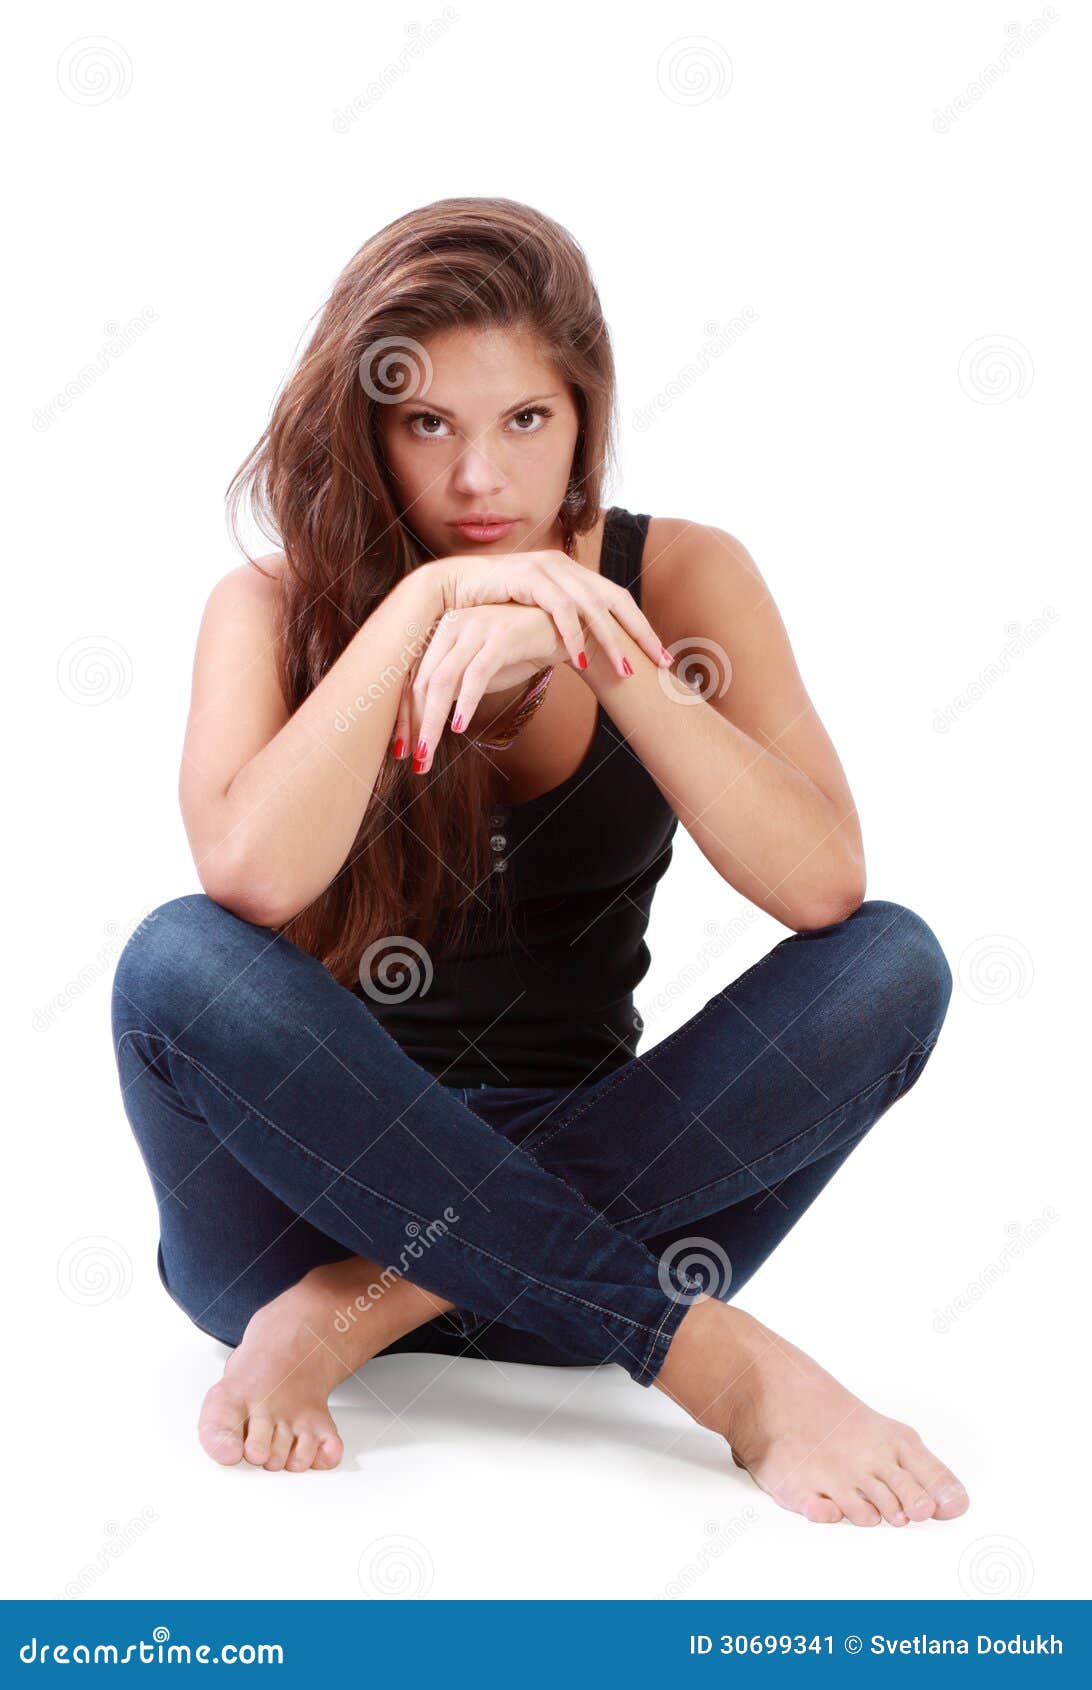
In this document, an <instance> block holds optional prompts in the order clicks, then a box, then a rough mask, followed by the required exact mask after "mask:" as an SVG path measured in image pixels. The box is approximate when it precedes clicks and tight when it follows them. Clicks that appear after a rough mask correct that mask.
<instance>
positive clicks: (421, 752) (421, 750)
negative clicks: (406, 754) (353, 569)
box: [413, 739, 428, 775]
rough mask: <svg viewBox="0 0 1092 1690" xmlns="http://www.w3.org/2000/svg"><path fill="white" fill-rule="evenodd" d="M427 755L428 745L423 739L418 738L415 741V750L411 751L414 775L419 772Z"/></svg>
mask: <svg viewBox="0 0 1092 1690" xmlns="http://www.w3.org/2000/svg"><path fill="white" fill-rule="evenodd" d="M427 756H428V746H427V745H426V744H425V742H424V740H423V739H419V740H418V741H417V750H416V751H415V752H414V753H413V772H414V774H415V775H419V774H420V773H421V770H422V769H423V768H424V766H425V758H426V757H427Z"/></svg>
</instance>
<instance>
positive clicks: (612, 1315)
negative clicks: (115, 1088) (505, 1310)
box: [116, 1027, 662, 1334]
mask: <svg viewBox="0 0 1092 1690" xmlns="http://www.w3.org/2000/svg"><path fill="white" fill-rule="evenodd" d="M127 1038H133V1039H144V1040H145V1041H147V1042H148V1043H152V1042H155V1043H157V1044H159V1045H161V1046H163V1047H164V1048H165V1049H167V1050H169V1051H170V1052H171V1053H172V1054H173V1055H177V1056H180V1057H182V1059H183V1060H184V1061H185V1062H189V1063H190V1064H191V1065H192V1066H193V1067H194V1068H196V1069H197V1071H198V1073H200V1074H203V1075H204V1076H205V1078H206V1079H207V1080H208V1081H209V1082H210V1084H211V1085H214V1086H215V1087H216V1088H217V1090H219V1091H220V1092H222V1093H223V1094H224V1096H225V1097H229V1098H231V1099H232V1100H233V1101H234V1102H235V1103H240V1104H242V1106H243V1108H244V1109H245V1110H246V1111H247V1112H248V1114H251V1115H254V1116H255V1117H256V1118H257V1119H258V1120H260V1121H264V1122H265V1125H266V1126H267V1127H269V1128H271V1130H272V1131H273V1132H275V1133H278V1134H279V1135H280V1137H281V1138H283V1139H284V1141H285V1143H286V1144H288V1145H291V1146H292V1147H293V1149H294V1150H296V1151H297V1152H298V1153H299V1154H300V1155H301V1156H302V1157H303V1158H304V1159H309V1160H310V1161H312V1162H315V1163H317V1165H318V1166H319V1167H321V1168H328V1169H330V1171H331V1172H332V1173H333V1174H334V1175H335V1176H336V1178H337V1179H343V1180H347V1181H348V1182H349V1183H350V1185H354V1186H356V1187H357V1188H358V1189H359V1190H361V1191H366V1192H367V1193H368V1195H369V1196H371V1197H374V1198H375V1199H376V1200H377V1201H378V1202H380V1203H382V1204H383V1205H384V1206H385V1207H386V1208H388V1209H393V1210H395V1211H397V1212H398V1213H400V1214H402V1213H408V1214H410V1215H411V1216H412V1217H413V1219H414V1220H425V1221H426V1224H427V1220H426V1217H424V1216H421V1215H417V1214H416V1213H415V1212H414V1211H413V1210H412V1209H409V1208H407V1207H406V1206H404V1205H403V1206H400V1205H398V1204H397V1203H394V1202H392V1200H391V1199H390V1198H389V1197H384V1195H383V1193H382V1192H381V1191H373V1189H372V1187H371V1186H370V1185H365V1184H364V1182H363V1180H357V1179H354V1178H353V1176H352V1175H351V1174H350V1173H347V1172H343V1171H342V1170H340V1169H338V1168H337V1167H335V1166H334V1164H333V1163H332V1162H327V1161H326V1159H325V1158H324V1157H322V1156H319V1155H317V1154H316V1152H315V1151H313V1150H310V1149H309V1148H308V1147H307V1145H305V1144H301V1143H300V1142H299V1140H298V1139H296V1138H293V1137H292V1134H291V1133H289V1132H286V1131H285V1129H284V1128H283V1127H279V1126H278V1125H277V1123H276V1121H271V1120H270V1119H269V1118H268V1116H266V1115H263V1114H262V1112H261V1110H260V1109H257V1108H255V1106H254V1105H253V1104H252V1103H250V1102H248V1100H247V1099H246V1098H245V1097H242V1096H241V1095H240V1093H238V1092H237V1091H235V1090H234V1088H233V1087H231V1086H229V1085H226V1084H225V1082H224V1081H223V1080H221V1079H220V1078H219V1076H218V1075H216V1074H212V1073H210V1072H209V1070H208V1069H207V1068H206V1067H205V1066H204V1064H203V1063H201V1062H200V1061H198V1059H197V1058H196V1057H194V1056H190V1055H189V1053H188V1052H187V1051H184V1050H181V1049H180V1048H179V1047H178V1045H176V1044H172V1043H171V1041H170V1040H169V1039H168V1038H166V1037H165V1036H164V1035H163V1034H161V1033H149V1032H147V1031H146V1030H145V1029H144V1028H142V1027H127V1028H126V1029H125V1031H124V1032H123V1033H122V1034H120V1036H119V1037H118V1040H117V1045H116V1051H117V1053H118V1054H120V1052H121V1047H122V1045H123V1044H124V1043H125V1040H126V1039H127ZM229 1154H230V1152H229ZM543 1171H545V1170H543ZM554 1177H557V1176H554ZM570 1189H574V1188H572V1187H570ZM577 1195H578V1196H579V1195H580V1193H577ZM584 1201H585V1202H586V1199H585V1200H584ZM586 1206H587V1207H588V1208H589V1209H590V1208H591V1205H590V1204H587V1205H586ZM592 1212H593V1214H595V1215H596V1217H597V1219H599V1220H603V1219H604V1217H603V1216H602V1215H601V1214H600V1213H599V1211H598V1210H594V1209H593V1210H592ZM605 1224H607V1225H608V1226H609V1225H610V1224H611V1223H610V1222H609V1221H607V1222H606V1223H605ZM450 1236H451V1237H452V1238H453V1240H454V1241H455V1243H457V1244H458V1245H459V1247H460V1249H462V1250H464V1251H466V1252H467V1253H468V1254H471V1255H477V1256H480V1257H481V1258H482V1259H483V1260H485V1261H488V1262H491V1263H495V1265H496V1266H497V1267H499V1268H502V1269H503V1270H504V1271H505V1272H506V1273H508V1274H510V1275H511V1276H512V1278H513V1279H515V1280H516V1281H518V1282H521V1288H525V1287H524V1286H523V1284H522V1282H525V1281H528V1280H529V1281H530V1283H531V1284H532V1285H536V1286H538V1287H539V1289H540V1290H541V1291H544V1292H546V1293H547V1294H548V1295H549V1296H551V1297H554V1298H556V1299H557V1300H558V1301H559V1302H563V1303H568V1304H572V1305H573V1306H574V1307H577V1308H583V1309H589V1310H590V1311H591V1312H592V1313H593V1314H595V1315H598V1316H600V1317H601V1318H603V1317H605V1318H606V1319H607V1320H621V1321H623V1322H624V1323H625V1324H626V1325H627V1326H631V1327H632V1328H633V1329H634V1331H635V1332H644V1333H646V1334H647V1333H652V1332H653V1328H652V1327H651V1326H646V1325H645V1324H644V1322H642V1321H639V1320H633V1319H632V1318H631V1317H630V1316H629V1315H626V1314H620V1313H619V1312H618V1311H617V1310H616V1309H607V1308H603V1307H602V1306H601V1305H600V1304H599V1303H589V1302H588V1301H587V1299H586V1298H584V1297H576V1296H573V1295H572V1294H571V1293H570V1292H568V1291H561V1290H559V1289H558V1287H557V1286H554V1285H548V1284H547V1283H546V1282H545V1281H544V1280H540V1279H536V1278H535V1276H534V1274H532V1273H528V1272H526V1270H524V1271H522V1272H521V1270H520V1269H519V1268H515V1267H513V1266H512V1265H511V1263H510V1262H506V1261H504V1260H502V1258H501V1257H500V1256H494V1255H492V1254H491V1253H490V1252H489V1251H488V1250H483V1249H482V1247H481V1246H480V1245H478V1244H470V1243H468V1242H467V1241H466V1239H463V1238H459V1237H458V1235H457V1234H455V1233H452V1234H451V1235H450ZM661 1325H662V1322H661Z"/></svg>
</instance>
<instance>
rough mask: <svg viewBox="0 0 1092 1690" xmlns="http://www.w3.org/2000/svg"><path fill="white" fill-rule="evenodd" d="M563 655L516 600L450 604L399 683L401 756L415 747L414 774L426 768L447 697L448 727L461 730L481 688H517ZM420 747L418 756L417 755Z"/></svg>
mask: <svg viewBox="0 0 1092 1690" xmlns="http://www.w3.org/2000/svg"><path fill="white" fill-rule="evenodd" d="M568 661H569V654H568V651H567V650H566V648H565V646H564V645H563V644H562V642H561V641H560V640H559V639H558V635H557V629H556V628H555V627H554V624H553V622H552V621H551V620H550V618H549V616H548V615H547V614H546V612H545V611H543V610H539V609H537V608H534V607H529V606H525V605H519V604H483V605H475V606H471V607H470V608H468V609H465V610H449V611H447V612H446V613H445V614H444V615H443V616H441V618H440V620H439V621H438V622H437V624H436V626H435V628H434V629H433V632H432V635H431V637H430V639H429V643H428V645H427V646H426V647H425V650H424V651H423V652H422V654H421V656H420V658H419V659H418V662H417V666H416V669H415V670H414V672H413V673H412V675H411V676H410V677H409V678H408V679H407V681H406V682H405V684H404V685H403V687H402V697H401V699H400V701H399V705H398V716H397V719H396V722H395V729H394V739H395V743H397V742H398V740H401V741H402V743H403V745H404V746H405V747H406V748H407V749H406V752H405V755H409V753H410V751H412V752H413V753H414V755H415V761H414V765H413V772H414V774H425V773H427V771H428V770H429V769H430V768H431V767H432V758H433V753H434V751H435V749H436V745H437V743H438V741H439V738H440V735H441V734H442V733H443V731H444V725H445V723H446V721H447V717H448V713H449V711H450V710H451V706H452V703H453V702H454V704H455V715H454V719H453V721H452V724H451V725H452V731H453V732H455V733H462V732H465V730H466V726H467V723H468V722H469V721H470V720H471V718H472V716H473V715H474V712H475V710H477V708H478V705H479V704H480V703H481V700H482V699H483V698H484V697H485V696H486V695H487V694H488V693H497V692H507V691H509V690H510V689H511V688H512V687H514V686H523V685H525V684H526V682H527V681H529V680H530V679H531V676H532V675H534V674H535V673H537V671H538V670H539V669H541V668H543V667H544V666H545V665H546V664H548V663H551V664H555V665H556V664H562V663H567V662H568ZM456 722H457V723H458V724H459V726H458V727H456V726H455V723H456ZM422 745H423V746H424V753H423V756H422V757H421V758H417V757H416V752H417V750H418V748H419V747H420V746H422Z"/></svg>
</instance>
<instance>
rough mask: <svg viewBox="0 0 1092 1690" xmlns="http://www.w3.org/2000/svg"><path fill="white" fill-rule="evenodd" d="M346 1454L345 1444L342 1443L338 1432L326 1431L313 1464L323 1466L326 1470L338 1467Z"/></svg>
mask: <svg viewBox="0 0 1092 1690" xmlns="http://www.w3.org/2000/svg"><path fill="white" fill-rule="evenodd" d="M344 1454H345V1445H344V1444H343V1443H342V1441H341V1439H340V1438H339V1437H338V1435H337V1433H336V1432H326V1433H324V1434H323V1436H322V1438H321V1439H320V1440H319V1446H318V1454H317V1455H316V1456H315V1459H314V1461H313V1463H312V1466H314V1467H318V1468H322V1469H324V1470H325V1469H328V1468H330V1467H336V1466H337V1464H338V1462H339V1461H340V1460H341V1458H342V1456H343V1455H344Z"/></svg>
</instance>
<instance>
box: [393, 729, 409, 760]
mask: <svg viewBox="0 0 1092 1690" xmlns="http://www.w3.org/2000/svg"><path fill="white" fill-rule="evenodd" d="M405 750H406V742H405V740H404V739H403V738H402V736H401V734H399V736H398V738H397V739H396V740H395V742H394V752H393V755H394V756H395V757H402V756H404V755H405Z"/></svg>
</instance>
